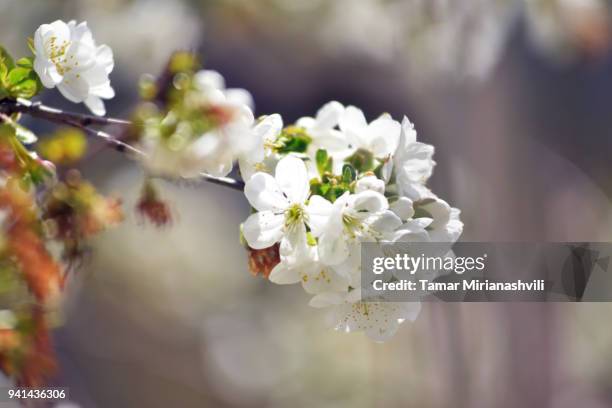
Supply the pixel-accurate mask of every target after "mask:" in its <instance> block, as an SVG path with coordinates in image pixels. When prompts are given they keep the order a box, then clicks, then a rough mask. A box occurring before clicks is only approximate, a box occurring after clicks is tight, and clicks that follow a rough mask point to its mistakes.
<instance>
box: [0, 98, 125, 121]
mask: <svg viewBox="0 0 612 408" xmlns="http://www.w3.org/2000/svg"><path fill="white" fill-rule="evenodd" d="M0 110H1V111H2V112H4V113H9V114H10V113H17V112H21V113H27V114H29V115H32V116H35V117H39V118H42V119H47V120H50V121H54V122H58V121H60V120H61V121H64V120H66V119H69V120H71V121H73V122H78V123H79V124H81V125H82V126H91V125H122V126H130V125H131V122H130V121H128V120H123V119H116V118H107V117H102V116H95V115H88V114H84V113H74V112H66V111H63V110H61V109H56V108H52V107H50V106H47V105H43V104H42V103H41V102H32V101H29V100H27V99H17V100H12V99H6V100H3V101H2V104H1V105H0Z"/></svg>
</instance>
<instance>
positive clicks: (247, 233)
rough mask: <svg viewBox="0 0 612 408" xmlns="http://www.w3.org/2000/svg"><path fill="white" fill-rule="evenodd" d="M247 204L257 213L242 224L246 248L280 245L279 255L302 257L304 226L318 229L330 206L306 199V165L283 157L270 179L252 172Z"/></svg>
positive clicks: (319, 199)
mask: <svg viewBox="0 0 612 408" xmlns="http://www.w3.org/2000/svg"><path fill="white" fill-rule="evenodd" d="M244 194H245V195H246V197H247V199H248V200H249V203H250V204H251V206H253V208H255V209H256V210H257V211H258V212H256V213H255V214H252V215H251V216H250V217H249V218H248V219H247V220H246V221H245V223H244V225H243V233H244V237H245V239H246V241H247V242H248V244H249V246H250V247H251V248H253V249H263V248H267V247H270V246H272V245H274V244H275V243H277V242H280V255H281V256H282V257H291V258H295V262H298V261H300V260H301V259H303V258H304V257H306V256H307V255H308V254H307V251H308V243H307V239H308V238H307V235H306V232H307V231H306V225H308V226H309V227H310V228H314V229H317V228H320V226H321V225H322V224H323V223H325V218H326V216H325V207H326V206H327V205H331V204H330V203H329V202H327V200H325V199H324V198H322V197H319V196H313V197H310V200H308V198H309V196H310V186H309V184H308V175H307V171H306V165H305V164H304V163H303V162H302V160H300V159H298V158H296V157H293V156H287V157H285V158H283V159H282V160H281V161H280V162H279V163H278V165H277V166H276V174H275V176H274V177H272V176H271V175H269V174H267V173H262V172H259V173H256V174H254V175H253V177H251V178H250V179H249V181H247V183H246V186H245V188H244Z"/></svg>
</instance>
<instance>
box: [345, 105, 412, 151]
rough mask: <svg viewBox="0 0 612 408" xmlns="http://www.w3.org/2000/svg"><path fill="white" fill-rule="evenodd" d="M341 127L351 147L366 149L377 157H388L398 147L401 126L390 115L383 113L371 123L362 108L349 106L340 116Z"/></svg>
mask: <svg viewBox="0 0 612 408" xmlns="http://www.w3.org/2000/svg"><path fill="white" fill-rule="evenodd" d="M340 129H341V130H342V132H344V134H345V137H346V138H347V140H348V142H349V144H350V147H351V148H352V149H354V150H358V149H364V150H367V151H369V152H370V153H372V154H373V155H374V157H376V158H381V159H382V158H386V157H388V156H390V155H391V154H392V153H393V152H395V150H396V149H397V145H398V143H399V139H400V132H401V126H400V124H399V123H398V122H397V121H395V120H393V119H392V118H391V117H390V116H389V115H386V114H385V115H381V116H380V117H378V118H377V119H375V120H374V121H372V122H371V123H368V122H367V121H366V118H365V115H364V114H363V112H362V111H361V109H359V108H356V107H355V106H347V108H346V109H345V111H344V113H343V114H342V117H341V118H340Z"/></svg>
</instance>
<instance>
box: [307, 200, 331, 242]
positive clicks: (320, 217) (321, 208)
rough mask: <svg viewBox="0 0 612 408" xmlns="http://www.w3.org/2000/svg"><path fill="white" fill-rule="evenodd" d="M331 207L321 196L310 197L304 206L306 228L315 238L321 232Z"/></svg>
mask: <svg viewBox="0 0 612 408" xmlns="http://www.w3.org/2000/svg"><path fill="white" fill-rule="evenodd" d="M333 206H334V205H333V204H332V203H331V202H329V201H328V200H327V199H325V198H323V197H321V196H318V195H315V196H312V197H310V200H309V201H308V205H307V206H306V213H307V214H308V226H309V227H310V230H311V231H312V234H313V235H314V236H315V237H318V236H319V235H321V233H322V232H323V229H324V228H325V226H326V224H327V221H328V219H329V215H330V214H331V212H332V208H333Z"/></svg>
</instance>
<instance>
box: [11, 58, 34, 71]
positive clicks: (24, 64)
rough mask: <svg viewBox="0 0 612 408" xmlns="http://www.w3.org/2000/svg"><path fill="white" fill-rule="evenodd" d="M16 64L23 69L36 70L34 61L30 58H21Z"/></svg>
mask: <svg viewBox="0 0 612 408" xmlns="http://www.w3.org/2000/svg"><path fill="white" fill-rule="evenodd" d="M15 64H16V65H17V66H18V67H21V68H28V69H33V68H34V59H33V58H29V57H23V58H19V59H18V60H17V62H16V63H15Z"/></svg>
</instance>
